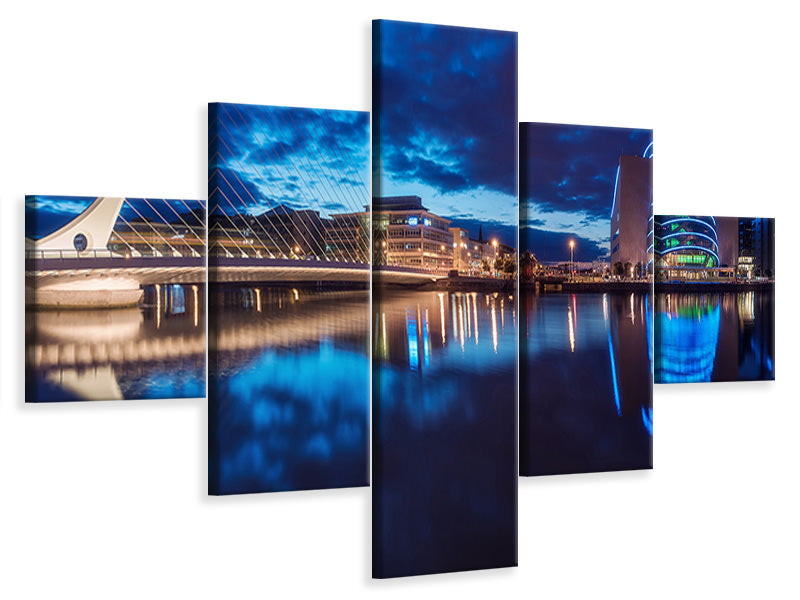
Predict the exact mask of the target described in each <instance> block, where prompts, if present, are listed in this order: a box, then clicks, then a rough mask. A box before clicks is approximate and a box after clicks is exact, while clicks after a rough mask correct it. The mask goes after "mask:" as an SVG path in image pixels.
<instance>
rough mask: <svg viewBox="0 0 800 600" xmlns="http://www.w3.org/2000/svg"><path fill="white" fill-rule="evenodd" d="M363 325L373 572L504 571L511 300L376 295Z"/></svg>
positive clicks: (510, 492) (512, 375) (512, 469)
mask: <svg viewBox="0 0 800 600" xmlns="http://www.w3.org/2000/svg"><path fill="white" fill-rule="evenodd" d="M373 318H374V321H373V334H374V349H375V361H374V363H373V377H374V380H373V390H374V396H373V410H374V420H373V422H374V424H375V425H374V429H373V457H374V460H375V469H374V487H373V538H374V540H373V552H374V561H373V564H374V567H373V568H374V572H375V574H376V575H377V576H380V577H395V576H402V575H408V574H422V573H435V572H441V571H457V570H465V569H477V568H490V567H501V566H511V565H515V564H516V526H517V525H516V523H517V508H516V506H517V504H516V503H517V472H516V412H517V411H516V408H517V403H516V379H517V333H516V328H517V322H516V318H517V315H516V310H515V305H514V300H513V298H512V297H511V296H509V295H504V294H484V293H437V292H410V293H401V292H396V293H393V292H385V293H384V292H382V293H381V294H380V297H379V300H378V301H376V302H375V303H374V304H373Z"/></svg>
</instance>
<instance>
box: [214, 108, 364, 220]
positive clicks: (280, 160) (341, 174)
mask: <svg viewBox="0 0 800 600" xmlns="http://www.w3.org/2000/svg"><path fill="white" fill-rule="evenodd" d="M209 115H210V117H211V118H210V119H209V174H212V172H214V171H215V170H216V172H217V177H216V182H217V186H218V187H219V190H220V191H221V192H222V195H219V194H215V193H214V190H209V194H210V199H211V204H210V206H209V210H213V209H215V208H216V209H217V210H222V211H224V212H225V213H227V214H233V213H234V212H239V213H247V214H251V215H259V214H262V213H264V212H267V211H268V210H271V209H273V208H276V207H277V206H279V205H283V206H287V207H289V208H292V209H294V210H303V209H311V210H315V211H318V212H319V213H320V215H322V216H323V217H328V216H330V215H331V214H333V213H341V212H356V211H363V210H364V207H365V206H366V205H368V204H369V201H370V197H369V153H370V138H369V113H367V112H361V111H347V110H327V109H315V108H295V107H285V106H260V105H252V104H229V103H218V104H212V105H210V107H209ZM214 116H216V119H215V118H214Z"/></svg>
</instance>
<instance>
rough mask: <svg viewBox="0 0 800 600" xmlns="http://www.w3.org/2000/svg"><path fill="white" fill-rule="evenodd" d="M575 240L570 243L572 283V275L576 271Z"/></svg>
mask: <svg viewBox="0 0 800 600" xmlns="http://www.w3.org/2000/svg"><path fill="white" fill-rule="evenodd" d="M574 250H575V240H570V241H569V279H570V281H572V273H573V271H574V270H575V253H574Z"/></svg>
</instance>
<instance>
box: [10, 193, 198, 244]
mask: <svg viewBox="0 0 800 600" xmlns="http://www.w3.org/2000/svg"><path fill="white" fill-rule="evenodd" d="M95 200H97V196H27V197H26V198H25V237H27V238H30V239H32V240H37V239H40V238H42V237H44V236H46V235H49V234H51V233H53V232H54V231H56V230H57V229H59V228H61V227H63V226H64V225H66V224H67V223H69V222H70V221H72V220H73V219H74V218H75V217H77V216H78V215H79V214H80V213H82V212H83V211H84V210H86V209H87V208H88V207H89V205H90V204H91V203H92V202H94V201H95ZM205 204H206V203H205V201H204V200H181V199H177V200H176V199H165V198H126V199H125V203H124V204H123V205H122V209H121V210H120V218H119V219H117V225H118V226H121V225H124V223H125V221H128V222H130V221H132V220H133V219H136V218H145V219H151V220H153V221H162V222H173V221H174V222H178V223H180V222H184V223H185V224H186V225H188V226H189V227H192V228H198V229H200V228H202V223H200V222H199V221H198V220H197V219H193V218H191V217H190V216H189V215H190V214H191V213H192V212H193V211H200V212H202V211H203V210H205Z"/></svg>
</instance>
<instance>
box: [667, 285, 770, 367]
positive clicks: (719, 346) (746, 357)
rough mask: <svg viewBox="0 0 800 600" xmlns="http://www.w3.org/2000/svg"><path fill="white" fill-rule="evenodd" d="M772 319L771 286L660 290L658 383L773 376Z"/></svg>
mask: <svg viewBox="0 0 800 600" xmlns="http://www.w3.org/2000/svg"><path fill="white" fill-rule="evenodd" d="M774 318H775V315H774V291H772V290H758V291H756V290H753V291H748V292H742V293H687V292H682V293H661V294H659V295H658V296H657V297H656V312H655V322H654V325H655V332H654V333H655V345H654V348H655V357H654V362H655V369H654V373H655V381H656V383H684V382H701V381H743V380H771V379H774V378H775V372H774V364H773V357H774V350H775V342H774V335H775V330H774Z"/></svg>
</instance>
